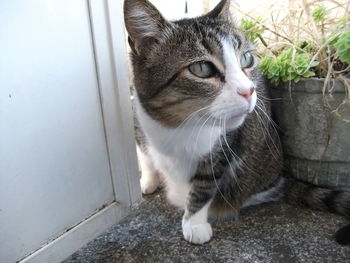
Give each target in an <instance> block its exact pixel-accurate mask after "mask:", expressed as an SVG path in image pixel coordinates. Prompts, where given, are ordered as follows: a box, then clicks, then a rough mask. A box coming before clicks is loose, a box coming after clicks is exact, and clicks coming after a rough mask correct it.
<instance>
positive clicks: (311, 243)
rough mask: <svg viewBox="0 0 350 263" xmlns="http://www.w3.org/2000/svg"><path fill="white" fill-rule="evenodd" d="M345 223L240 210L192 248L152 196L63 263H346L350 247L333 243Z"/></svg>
mask: <svg viewBox="0 0 350 263" xmlns="http://www.w3.org/2000/svg"><path fill="white" fill-rule="evenodd" d="M346 223H347V221H346V220H345V219H344V218H342V217H340V216H337V215H332V214H329V213H323V212H315V211H311V210H308V209H302V208H296V207H292V206H289V205H287V204H269V205H264V206H261V207H253V208H249V209H246V210H245V211H243V212H242V213H241V215H240V218H239V220H238V221H236V222H232V221H231V222H226V223H220V224H218V223H217V224H214V225H213V230H214V238H213V239H212V241H210V242H209V243H207V244H205V245H202V246H197V245H192V244H189V243H187V242H186V241H185V240H184V239H183V238H182V233H181V212H179V211H177V210H176V209H175V208H173V207H172V206H171V205H170V204H168V203H167V202H166V200H165V198H164V194H163V193H161V192H158V193H156V194H153V195H150V196H147V197H144V200H143V202H142V203H141V204H140V205H139V206H138V207H137V208H135V210H134V212H133V213H132V214H131V215H130V216H128V217H127V218H126V219H125V220H123V221H122V222H121V223H120V224H118V225H116V226H114V227H112V228H111V229H110V230H109V231H108V232H106V233H105V234H103V235H101V236H99V237H98V238H97V239H95V240H94V241H92V242H90V243H89V244H88V245H87V246H85V247H84V248H82V249H80V250H79V251H77V252H76V253H75V254H73V255H72V256H71V257H69V258H68V259H66V260H65V261H64V263H77V262H106V263H112V262H113V263H114V262H116V263H117V262H118V263H119V262H137V263H139V262H235V263H243V262H244V263H246V262H247V263H252V262H257V263H258V262H259V263H260V262H261V263H262V262H263V263H267V262H283V263H289V262H290V263H295V262H307V263H311V262H317V263H321V262H331V263H335V262H337V263H341V262H350V246H340V245H338V244H337V243H336V242H335V241H334V240H333V234H334V232H335V231H336V229H337V228H338V227H340V226H342V225H344V224H346Z"/></svg>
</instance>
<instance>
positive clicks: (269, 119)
mask: <svg viewBox="0 0 350 263" xmlns="http://www.w3.org/2000/svg"><path fill="white" fill-rule="evenodd" d="M256 106H257V108H258V109H260V111H262V112H263V113H264V114H265V116H267V117H268V118H267V120H268V121H270V122H271V124H272V127H273V128H274V131H275V132H277V130H276V128H275V127H274V125H273V123H274V122H273V120H272V119H271V118H270V117H269V116H268V115H267V113H266V112H265V111H264V110H263V109H262V108H261V107H260V106H259V105H256ZM259 116H260V115H259ZM260 119H261V122H262V124H263V125H264V127H265V130H266V132H267V134H268V136H269V137H270V140H271V141H272V144H273V146H274V147H275V149H276V151H278V147H277V145H276V144H275V142H274V140H273V138H272V136H271V134H270V133H269V130H268V127H267V126H266V123H265V122H264V121H263V120H262V117H261V116H260ZM276 125H277V124H276Z"/></svg>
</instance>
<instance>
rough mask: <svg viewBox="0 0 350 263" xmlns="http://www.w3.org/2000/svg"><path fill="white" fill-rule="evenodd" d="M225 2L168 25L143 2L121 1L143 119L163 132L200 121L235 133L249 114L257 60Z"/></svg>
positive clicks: (227, 0)
mask: <svg viewBox="0 0 350 263" xmlns="http://www.w3.org/2000/svg"><path fill="white" fill-rule="evenodd" d="M229 2H230V1H229V0H222V1H221V2H220V3H219V4H218V5H217V6H216V7H215V8H214V9H213V10H212V11H211V12H209V13H208V14H206V15H203V16H200V17H197V18H192V19H182V20H179V21H174V22H170V21H167V20H166V19H165V18H164V17H163V16H162V15H161V14H160V12H159V11H158V10H157V9H156V8H155V7H154V6H153V5H152V4H151V3H150V2H148V1H147V0H126V1H125V3H124V18H125V25H126V28H127V31H128V33H129V44H130V47H131V49H132V62H133V71H134V84H135V87H136V92H137V95H138V98H139V101H140V102H141V105H142V107H143V108H144V110H145V111H146V112H147V114H148V115H149V116H150V117H151V118H153V119H154V120H157V121H158V122H160V123H161V124H163V125H164V126H166V127H177V126H178V125H180V124H181V123H183V122H184V121H185V120H186V121H192V122H193V123H195V122H197V123H199V121H198V120H199V119H202V123H203V122H204V121H205V120H207V121H208V123H209V122H211V123H216V124H217V125H219V123H222V121H223V120H225V121H226V123H229V126H230V127H233V128H235V127H238V126H239V125H241V124H242V123H243V121H244V119H245V117H246V116H247V114H248V113H250V112H251V111H252V110H253V109H254V107H255V104H256V100H257V94H256V88H257V85H258V83H257V75H258V74H257V69H256V67H257V58H256V56H255V55H254V54H253V52H252V51H253V49H254V48H253V46H252V45H251V44H250V43H249V42H248V41H247V40H246V38H245V37H244V36H243V35H242V33H241V32H240V31H239V30H238V29H237V27H236V26H235V24H234V22H233V20H232V18H231V14H230V12H229ZM214 125H215V124H214Z"/></svg>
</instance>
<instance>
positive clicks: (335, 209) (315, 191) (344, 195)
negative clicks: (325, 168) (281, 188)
mask: <svg viewBox="0 0 350 263" xmlns="http://www.w3.org/2000/svg"><path fill="white" fill-rule="evenodd" d="M285 187H286V189H285V193H286V196H285V198H286V201H287V202H288V203H290V204H292V205H298V206H300V205H301V206H307V207H310V208H312V209H315V210H321V211H329V212H332V213H336V214H340V215H343V216H345V217H347V218H350V192H347V191H338V190H334V189H329V188H323V187H319V186H315V185H313V184H310V183H305V182H301V181H297V180H295V179H291V178H287V180H286V183H285ZM335 239H336V241H337V242H339V243H340V244H350V225H347V226H345V227H343V228H341V229H340V230H338V231H337V233H336V234H335Z"/></svg>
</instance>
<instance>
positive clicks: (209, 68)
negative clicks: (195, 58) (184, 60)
mask: <svg viewBox="0 0 350 263" xmlns="http://www.w3.org/2000/svg"><path fill="white" fill-rule="evenodd" d="M188 69H189V70H190V72H191V73H192V74H193V75H195V76H197V77H199V78H210V77H212V76H214V75H215V74H216V72H217V71H216V68H215V67H214V65H213V64H212V63H210V62H207V61H200V62H196V63H193V64H191V65H190V66H189V67H188Z"/></svg>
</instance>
